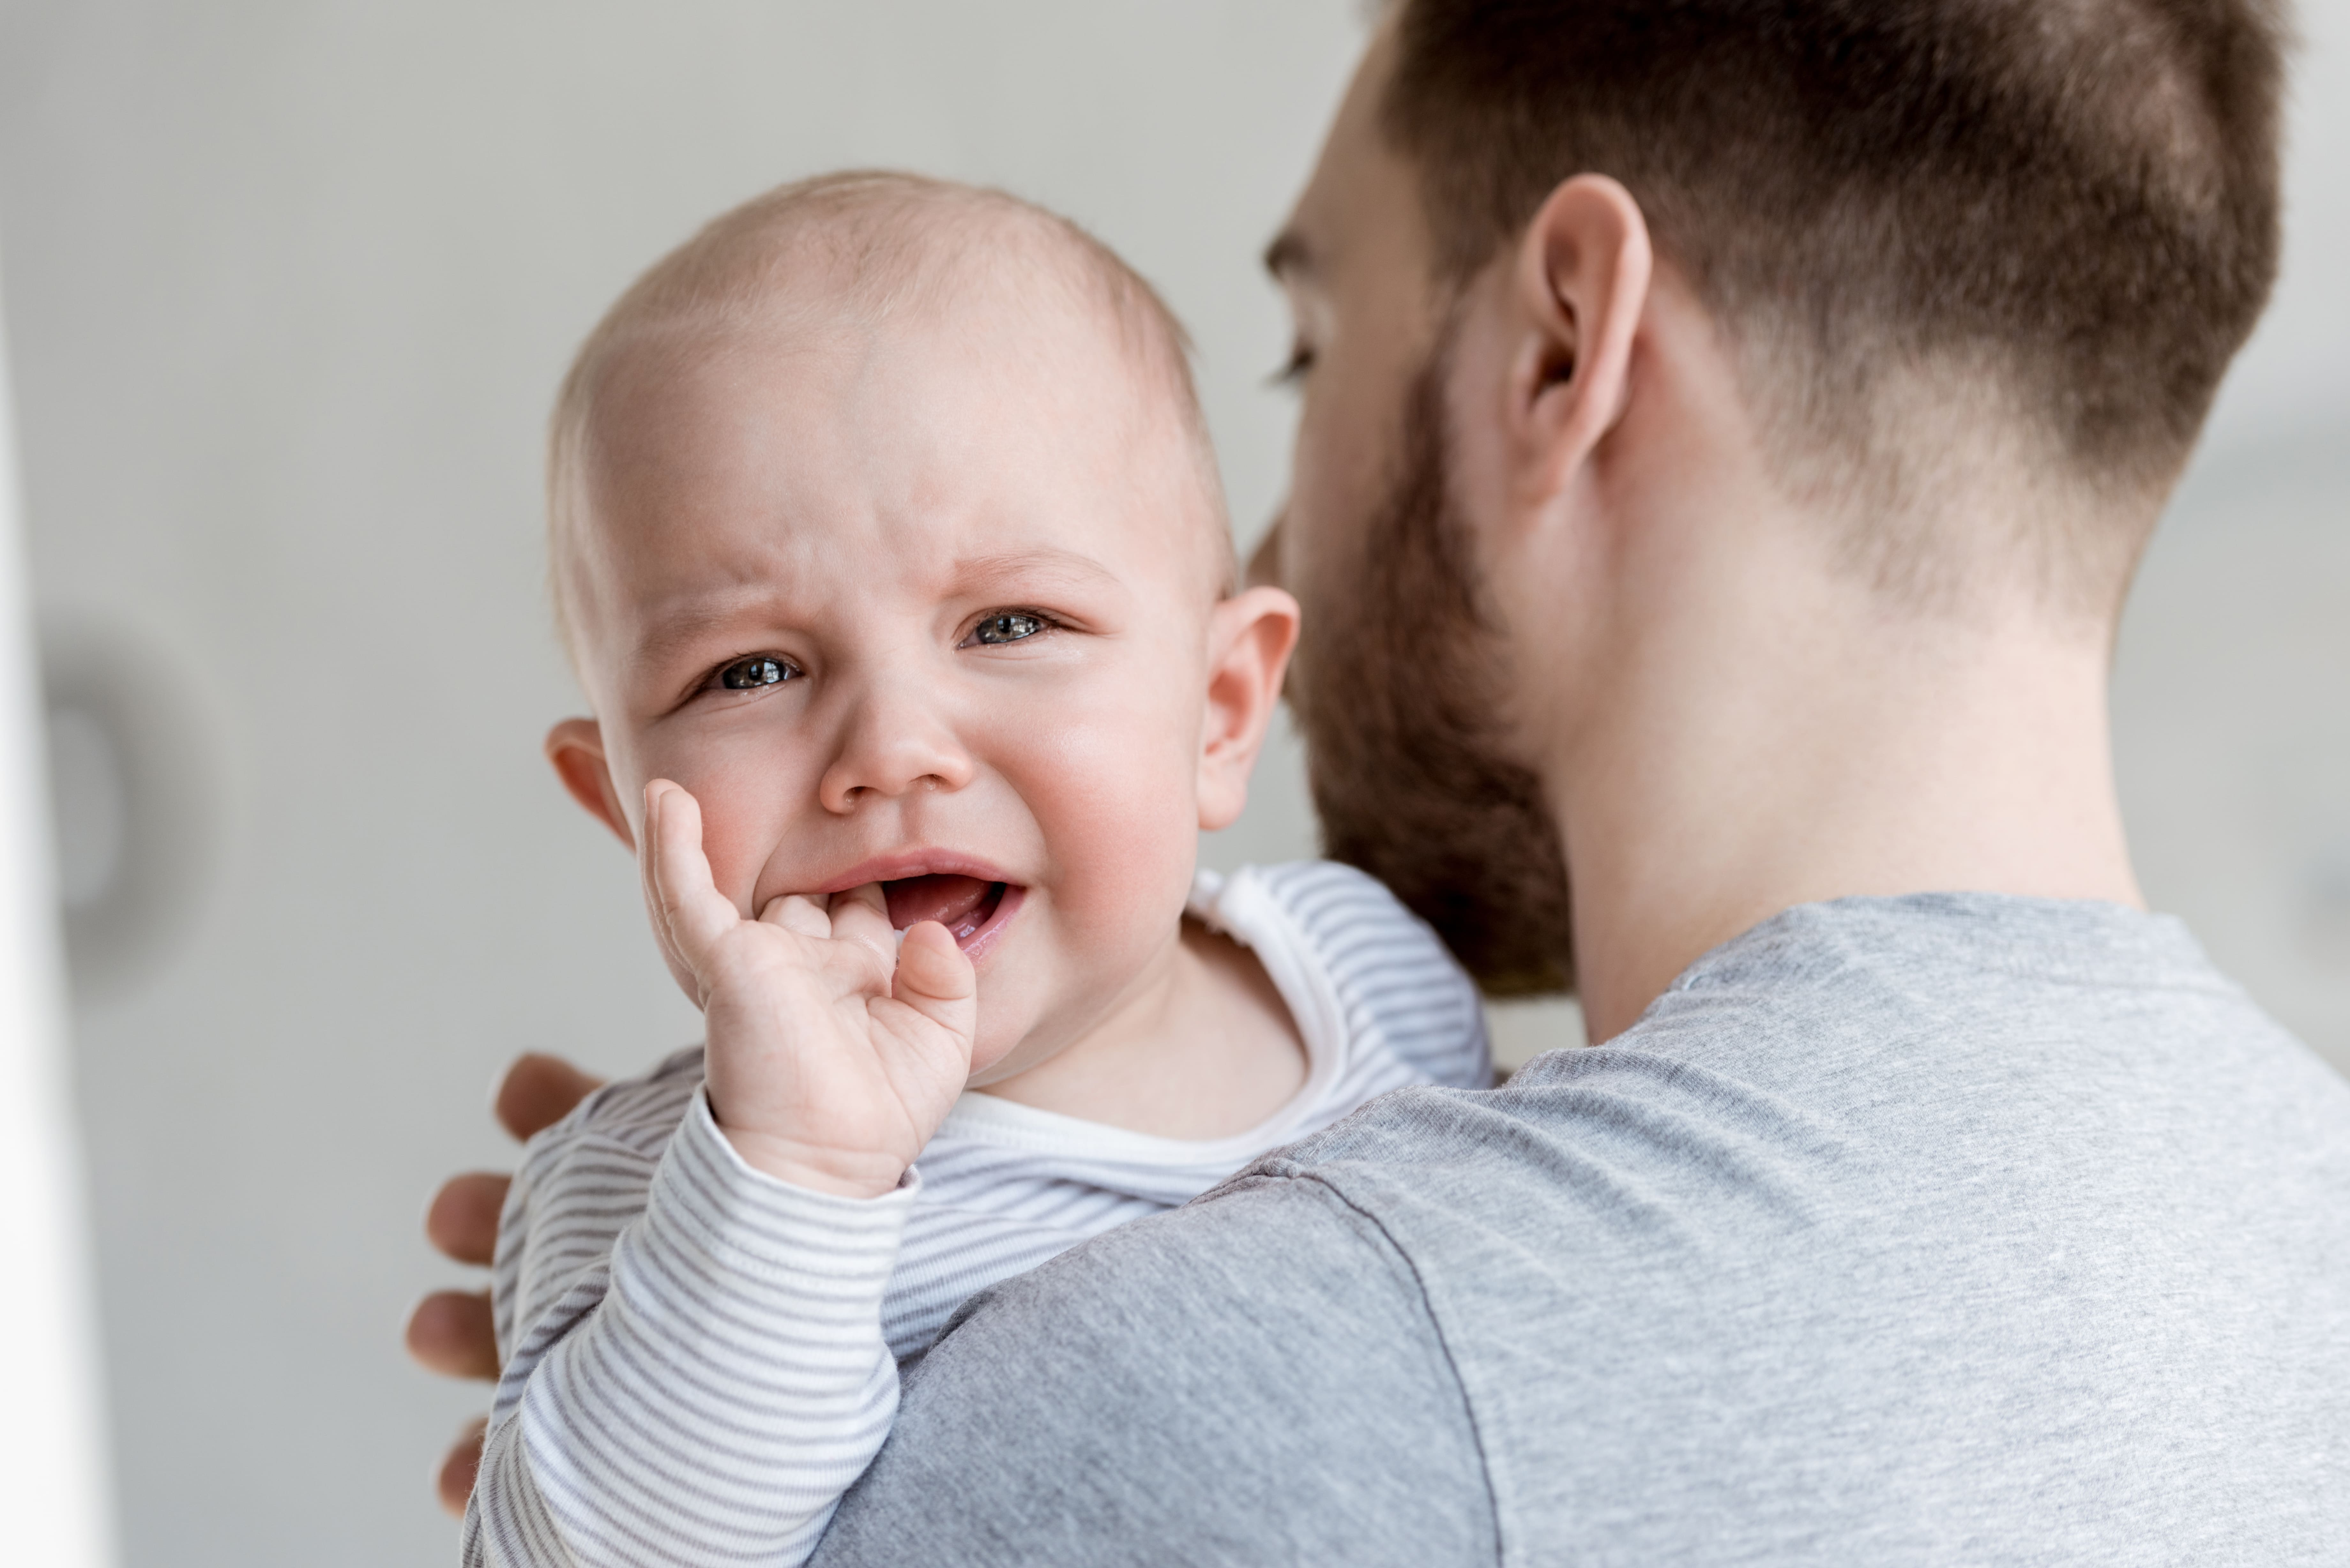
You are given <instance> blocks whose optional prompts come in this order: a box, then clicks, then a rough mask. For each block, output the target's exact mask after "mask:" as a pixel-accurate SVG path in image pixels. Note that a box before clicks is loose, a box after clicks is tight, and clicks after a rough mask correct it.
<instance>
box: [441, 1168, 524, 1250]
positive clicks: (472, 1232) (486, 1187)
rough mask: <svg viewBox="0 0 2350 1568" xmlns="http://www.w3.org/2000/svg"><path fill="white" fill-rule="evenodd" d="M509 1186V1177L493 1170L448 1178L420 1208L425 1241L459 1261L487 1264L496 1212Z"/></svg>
mask: <svg viewBox="0 0 2350 1568" xmlns="http://www.w3.org/2000/svg"><path fill="white" fill-rule="evenodd" d="M513 1185H514V1179H513V1178H512V1177H510V1176H501V1175H499V1174H498V1173H497V1172H496V1171H494V1170H471V1171H467V1172H466V1173H465V1174H464V1175H463V1176H452V1177H451V1178H450V1179H448V1180H446V1181H444V1182H442V1184H441V1190H440V1191H438V1192H436V1193H434V1194H433V1195H432V1207H431V1208H430V1209H427V1210H425V1211H424V1238H425V1240H426V1241H431V1242H432V1244H433V1245H434V1246H435V1247H437V1248H439V1249H440V1250H441V1251H442V1252H444V1253H446V1254H447V1255H448V1256H450V1257H452V1258H454V1259H456V1260H457V1262H461V1263H488V1262H490V1261H491V1260H492V1258H493V1257H494V1254H495V1253H496V1251H497V1246H498V1211H499V1210H502V1209H504V1207H505V1204H506V1189H507V1188H509V1187H511V1186H513Z"/></svg>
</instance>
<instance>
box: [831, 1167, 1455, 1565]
mask: <svg viewBox="0 0 2350 1568" xmlns="http://www.w3.org/2000/svg"><path fill="white" fill-rule="evenodd" d="M916 1500H919V1501H918V1502H917V1501H916ZM919 1521H931V1522H930V1523H928V1524H924V1523H920V1522H919ZM909 1532H912V1533H911V1535H910V1533H909ZM924 1532H930V1533H929V1535H925V1533H924ZM931 1536H934V1537H935V1539H931ZM1493 1541H1494V1536H1493V1528H1492V1501H1491V1498H1490V1495H1489V1494H1488V1492H1487V1490H1486V1487H1485V1483H1484V1477H1483V1471H1482V1461H1481V1460H1480V1459H1479V1455H1478V1449H1477V1443H1476V1438H1475V1432H1474V1429H1473V1426H1472V1424H1471V1420H1470V1416H1469V1411H1468V1407H1467V1405H1466V1402H1465V1400H1464V1398H1463V1397H1462V1394H1461V1388H1460V1386H1459V1385H1458V1383H1457V1382H1456V1381H1455V1380H1454V1378H1453V1376H1452V1375H1451V1367H1450V1365H1449V1363H1448V1361H1447V1359H1446V1356H1445V1354H1444V1348H1443V1345H1442V1343H1441V1340H1440V1337H1439V1336H1438V1335H1437V1334H1436V1333H1435V1331H1434V1327H1433V1325H1432V1324H1431V1323H1430V1320H1429V1317H1428V1314H1427V1312H1426V1309H1425V1307H1424V1305H1423V1303H1421V1301H1420V1298H1419V1290H1418V1286H1417V1284H1416V1282H1414V1280H1413V1278H1412V1274H1411V1269H1410V1266H1409V1262H1408V1261H1407V1260H1406V1259H1405V1258H1404V1257H1403V1256H1402V1255H1401V1254H1400V1253H1399V1252H1398V1251H1396V1249H1395V1248H1394V1247H1393V1246H1392V1245H1390V1244H1389V1243H1388V1241H1386V1240H1385V1238H1384V1237H1383V1235H1382V1234H1381V1233H1380V1231H1379V1229H1378V1225H1377V1224H1376V1223H1375V1222H1374V1221H1372V1220H1368V1219H1367V1218H1366V1217H1365V1216H1363V1215H1361V1214H1359V1213H1357V1211H1355V1210H1352V1209H1351V1208H1350V1207H1348V1206H1347V1204H1346V1203H1345V1202H1343V1201H1342V1200H1340V1199H1337V1198H1336V1197H1335V1195H1333V1194H1332V1193H1331V1192H1330V1191H1329V1189H1326V1188H1325V1187H1323V1186H1322V1185H1321V1184H1320V1183H1318V1182H1315V1181H1314V1180H1313V1179H1310V1178H1290V1177H1281V1176H1276V1175H1269V1174H1267V1175H1260V1176H1257V1177H1253V1178H1249V1179H1243V1180H1241V1181H1238V1182H1235V1183H1233V1184H1231V1185H1229V1186H1227V1187H1225V1188H1223V1189H1220V1190H1219V1191H1218V1192H1217V1194H1216V1195H1215V1196H1214V1197H1213V1198H1212V1199H1207V1200H1202V1201H1201V1202H1199V1203H1195V1204H1192V1205H1191V1206H1189V1207H1187V1208H1185V1209H1181V1210H1174V1211H1171V1212H1170V1213H1167V1214H1164V1215H1160V1216H1157V1217H1155V1218H1152V1219H1149V1220H1141V1221H1139V1222H1137V1223H1135V1224H1132V1225H1128V1226H1125V1227H1122V1228H1120V1229H1119V1230H1118V1231H1111V1232H1109V1233H1107V1234H1106V1235H1103V1236H1100V1237H1097V1238H1096V1239H1095V1240H1094V1241H1090V1242H1088V1243H1087V1244H1086V1245H1084V1246H1082V1247H1079V1248H1077V1249H1076V1250H1075V1251H1070V1252H1067V1253H1065V1254H1063V1255H1062V1256H1060V1257H1059V1258H1056V1259H1055V1260H1053V1261H1052V1262H1048V1263H1046V1264H1045V1265H1043V1266H1042V1267H1040V1268H1038V1269H1037V1270H1035V1272H1032V1273H1029V1274H1026V1275H1024V1276H1021V1277H1019V1278H1017V1279H1014V1280H1011V1281H1007V1282H1004V1283H1003V1284H1001V1285H998V1286H996V1287H994V1288H993V1289H991V1290H989V1291H986V1292H984V1293H982V1294H981V1295H979V1296H978V1297H975V1298H974V1299H973V1300H972V1302H971V1303H967V1304H966V1305H965V1307H964V1308H963V1309H962V1312H960V1313H959V1314H957V1315H956V1318H955V1320H954V1322H953V1323H952V1324H951V1325H950V1327H949V1329H948V1331H947V1333H946V1334H945V1335H944V1336H943V1337H941V1340H940V1341H939V1342H938V1344H937V1345H936V1346H935V1347H934V1348H933V1349H932V1350H931V1352H930V1353H929V1355H926V1356H925V1357H924V1358H923V1359H922V1361H921V1362H920V1363H919V1364H918V1365H917V1366H914V1367H913V1368H912V1369H911V1370H910V1373H909V1375H908V1376H907V1379H906V1384H905V1388H904V1393H903V1397H902V1403H901V1405H900V1407H899V1416H898V1421H897V1425H896V1428H894V1430H893V1433H892V1436H891V1438H890V1440H889V1445H888V1446H887V1447H886V1448H885V1449H883V1450H882V1453H881V1456H880V1457H879V1459H877V1460H876V1462H875V1464H874V1467H873V1469H872V1470H871V1471H870V1472H868V1476H867V1478H866V1480H864V1481H863V1482H862V1483H860V1485H859V1486H858V1489H857V1490H856V1491H854V1492H853V1493H852V1494H851V1495H850V1496H849V1498H848V1500H847V1502H846V1503H845V1504H844V1505H843V1508H842V1511H841V1513H840V1515H839V1517H838V1519H837V1521H836V1522H835V1524H834V1526H833V1529H832V1532H831V1534H830V1536H829V1537H828V1538H827V1542H826V1545H825V1548H824V1551H823V1552H821V1553H820V1554H819V1557H818V1559H817V1560H818V1562H820V1563H855V1562H863V1561H866V1560H867V1559H868V1557H870V1558H873V1559H875V1560H883V1559H886V1560H889V1561H891V1562H905V1561H929V1560H933V1559H935V1560H938V1561H941V1562H945V1561H952V1562H957V1563H985V1562H998V1561H1002V1562H1021V1563H1088V1564H1090V1563H1118V1562H1136V1563H1147V1562H1155V1561H1159V1560H1160V1559H1161V1557H1162V1556H1163V1553H1164V1552H1165V1550H1166V1549H1167V1543H1169V1542H1182V1543H1183V1548H1182V1550H1183V1553H1184V1555H1185V1556H1186V1557H1187V1559H1189V1560H1194V1561H1215V1562H1232V1563H1255V1562H1263V1563H1272V1562H1298V1561H1315V1562H1338V1561H1344V1562H1349V1563H1429V1562H1463V1561H1479V1560H1484V1559H1490V1558H1492V1556H1493V1555H1494V1547H1493Z"/></svg>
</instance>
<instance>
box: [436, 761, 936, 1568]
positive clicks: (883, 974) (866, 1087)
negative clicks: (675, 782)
mask: <svg viewBox="0 0 2350 1568" xmlns="http://www.w3.org/2000/svg"><path fill="white" fill-rule="evenodd" d="M680 803H681V804H682V805H683V807H684V809H683V810H682V811H681V810H679V809H677V807H678V805H679V804H680ZM664 804H666V805H668V806H669V810H668V811H667V812H666V813H664V811H663V805H664ZM646 839H647V841H648V867H647V877H648V884H649V890H650V892H651V893H652V894H653V895H654V898H655V903H654V916H655V927H656V929H657V931H659V932H660V936H661V937H662V940H663V946H664V948H665V949H667V950H669V953H670V956H671V961H672V964H673V966H681V967H682V968H684V969H685V970H686V971H687V972H690V973H691V975H692V976H693V977H694V979H695V981H696V990H697V994H698V995H699V997H700V999H701V1000H702V1004H703V1011H704V1014H705V1017H706V1019H707V1020H708V1022H709V1025H710V1043H709V1056H708V1062H709V1071H710V1089H709V1090H708V1091H707V1092H706V1093H704V1094H702V1095H697V1096H695V1098H694V1100H693V1102H692V1104H691V1106H690V1108H689V1109H688V1110H687V1113H686V1116H685V1118H684V1122H683V1125H682V1126H681V1128H680V1129H679V1131H678V1134H677V1136H676V1137H675V1138H674V1139H673V1140H672V1141H671V1143H670V1145H669V1147H668V1148H667V1150H666V1151H665V1152H664V1153H663V1154H662V1156H661V1158H660V1164H659V1166H658V1168H657V1169H656V1170H655V1172H654V1174H653V1178H652V1180H651V1183H650V1189H649V1191H648V1193H647V1197H646V1200H645V1203H644V1211H643V1212H642V1214H641V1215H639V1216H638V1217H637V1218H635V1219H634V1220H632V1221H630V1222H629V1223H628V1224H627V1225H626V1228H625V1229H623V1230H622V1231H620V1233H619V1240H618V1241H617V1242H616V1243H615V1244H614V1246H613V1248H612V1250H611V1253H610V1259H609V1262H608V1264H606V1265H604V1266H601V1267H597V1268H591V1269H589V1270H588V1271H587V1272H585V1273H583V1274H581V1275H580V1276H579V1277H578V1278H577V1280H576V1282H573V1284H572V1285H571V1286H570V1288H569V1289H568V1291H567V1293H565V1294H564V1296H563V1297H562V1299H561V1300H560V1301H558V1302H556V1303H555V1304H554V1306H553V1307H552V1308H551V1309H550V1310H548V1311H547V1312H546V1313H545V1314H543V1315H541V1316H540V1317H539V1319H538V1321H537V1322H536V1323H533V1324H526V1325H525V1327H524V1328H523V1331H522V1334H521V1339H520V1343H518V1344H517V1345H515V1347H514V1353H513V1355H512V1357H511V1359H510V1361H509V1364H508V1366H507V1370H506V1374H505V1376H504V1379H503V1381H502V1382H501V1384H500V1387H499V1396H498V1404H497V1409H496V1411H495V1412H494V1416H493V1418H492V1424H491V1427H490V1431H489V1436H488V1440H487V1443H486V1445H485V1448H484V1453H483V1459H482V1466H481V1470H480V1476H479V1480H477V1481H476V1483H475V1487H474V1491H473V1501H472V1504H471V1506H470V1507H469V1508H468V1510H467V1513H466V1525H465V1560H466V1561H467V1563H515V1564H548V1565H556V1564H561V1565H565V1568H568V1565H571V1564H585V1563H698V1562H707V1561H719V1560H724V1561H730V1562H744V1563H768V1564H796V1563H800V1562H802V1561H804V1560H805V1559H806V1556H807V1554H808V1552H810V1551H811V1550H813V1548H814V1546H815V1543H816V1541H817V1539H818V1538H819V1537H820V1536H821V1535H822V1533H823V1531H824V1528H825V1525H826V1523H827V1521H829V1519H830V1517H831V1514H832V1511H833V1509H834V1507H835V1506H836V1505H837V1502H838V1500H839V1498H840V1496H841V1494H842V1493H843V1492H844V1491H846V1490H847V1488H848V1487H849V1486H850V1485H851V1484H852V1483H853V1482H854V1481H855V1480H857V1478H858V1475H859V1474H861V1473H862V1472H863V1470H864V1469H865V1467H866V1465H867V1464H868V1462H869V1461H870V1459H871V1458H872V1456H873V1454H874V1453H875V1452H876V1451H878V1450H879V1448H880V1446H881V1442H882V1439H883V1438H885V1437H886V1436H887V1435H888V1431H889V1421H890V1418H891V1417H892V1416H893V1415H894V1413H895V1410H896V1407H897V1393H898V1388H897V1368H896V1364H895V1363H894V1361H893V1360H892V1359H891V1358H890V1355H889V1349H888V1346H887V1345H885V1344H884V1343H883V1340H882V1337H881V1330H880V1307H881V1298H882V1294H883V1293H884V1291H885V1289H886V1288H887V1286H888V1283H889V1273H890V1269H891V1266H892V1264H893V1263H894V1262H895V1259H896V1254H897V1247H898V1241H899V1236H900V1235H901V1233H902V1231H903V1228H904V1224H905V1216H906V1211H907V1210H908V1209H909V1208H910V1205H911V1203H912V1200H913V1194H914V1189H913V1183H912V1180H911V1179H910V1177H909V1176H908V1169H909V1167H910V1164H911V1161H912V1158H913V1156H914V1155H915V1154H916V1153H918V1152H920V1147H921V1145H922V1143H923V1142H925V1141H927V1139H928V1138H929V1136H930V1134H931V1131H932V1130H934V1129H935V1127H936V1125H937V1122H938V1120H939V1119H940V1118H941V1117H942V1116H944V1114H945V1111H946V1108H947V1107H948V1106H951V1104H952V1101H953V1097H954V1095H955V1093H956V1091H957V1090H958V1089H959V1088H960V1086H961V1084H962V1077H963V1075H964V1073H965V1071H966V1070H967V1065H968V1062H969V1053H970V1042H971V1033H972V1021H973V1016H974V1010H975V1003H974V1002H973V995H974V987H973V986H972V984H971V978H972V977H971V972H970V965H969V963H968V961H965V960H963V959H962V954H961V953H960V952H959V951H956V950H955V949H954V947H953V944H952V941H951V939H949V938H947V937H946V935H945V933H944V931H943V930H940V931H930V930H927V929H918V931H917V933H916V934H915V935H914V936H913V937H910V939H909V940H908V943H907V952H908V961H906V962H903V963H901V964H900V965H899V968H898V972H897V974H896V975H895V976H894V977H893V975H892V973H891V971H890V968H889V964H888V961H887V959H886V958H885V957H884V956H883V955H884V954H885V953H887V952H888V950H889V947H890V946H891V945H892V944H891V942H890V939H889V934H888V924H887V920H886V918H885V917H883V916H882V915H881V914H880V913H879V910H878V909H874V908H872V907H871V902H861V903H858V904H857V905H856V906H855V907H853V908H850V909H840V908H839V905H840V902H841V901H840V900H837V899H836V900H835V906H836V910H835V912H834V913H832V914H829V915H828V914H827V911H826V910H825V909H823V908H822V907H821V906H817V905H815V904H812V903H811V902H810V901H809V900H806V899H792V900H783V899H778V900H776V901H775V904H774V905H773V906H771V907H770V909H768V910H767V911H766V912H765V915H766V918H765V919H763V920H761V921H746V920H743V919H741V917H740V914H739V912H737V911H736V910H735V909H733V906H732V905H731V904H729V903H727V902H726V901H725V900H724V899H723V898H722V897H720V896H719V895H717V894H716V892H715V890H714V889H713V888H712V887H711V884H710V880H709V872H708V868H707V866H706V864H705V863H703V862H702V857H701V854H700V838H699V822H698V814H696V813H693V812H692V810H691V797H688V796H685V795H684V794H683V792H682V791H674V790H673V789H672V791H671V795H670V797H669V800H668V802H666V803H664V802H663V800H662V799H661V797H660V796H659V795H656V796H655V797H654V800H653V802H652V803H651V808H650V810H649V812H648V822H647V832H646ZM664 862H666V864H664ZM875 901H878V900H875ZM877 926H878V932H877V931H876V930H875V929H871V928H873V927H877ZM746 928H747V929H746ZM877 936H878V940H876V939H877ZM941 949H943V951H941ZM910 970H917V971H920V973H919V975H910V974H909V972H908V971H910ZM893 981H894V983H893ZM893 991H894V992H895V994H894V995H893ZM729 1112H731V1113H732V1114H731V1116H730V1115H728V1113H729ZM722 1118H723V1125H722ZM754 1159H755V1160H756V1161H757V1162H758V1163H757V1165H754ZM759 1166H765V1167H766V1168H764V1169H762V1168H758V1167H759ZM885 1177H886V1179H887V1180H886V1185H882V1186H880V1187H879V1189H878V1190H874V1189H872V1188H873V1185H874V1184H875V1183H877V1182H879V1181H880V1180H881V1179H883V1178H885ZM528 1201H529V1202H530V1203H532V1204H535V1205H549V1204H556V1203H558V1202H559V1198H558V1195H557V1194H556V1192H554V1191H553V1190H552V1189H550V1188H549V1187H546V1186H537V1187H535V1188H534V1190H533V1193H532V1196H531V1197H530V1199H528ZM569 1207H570V1208H571V1209H572V1210H576V1211H578V1212H587V1211H588V1210H592V1208H593V1205H592V1204H589V1205H571V1206H569ZM517 1218H518V1219H520V1218H525V1217H524V1216H521V1215H518V1216H517Z"/></svg>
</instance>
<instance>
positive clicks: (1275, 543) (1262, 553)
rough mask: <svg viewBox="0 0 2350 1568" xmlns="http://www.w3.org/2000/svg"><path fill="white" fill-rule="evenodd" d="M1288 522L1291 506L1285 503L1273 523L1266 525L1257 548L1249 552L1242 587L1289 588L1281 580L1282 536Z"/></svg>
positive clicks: (1275, 515) (1275, 514)
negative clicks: (1283, 528) (1284, 526)
mask: <svg viewBox="0 0 2350 1568" xmlns="http://www.w3.org/2000/svg"><path fill="white" fill-rule="evenodd" d="M1288 521H1289V505H1288V504H1287V503H1286V502H1284V503H1283V504H1282V507H1281V510H1280V511H1278V512H1276V513H1274V514H1273V521H1272V522H1271V523H1269V524H1266V525H1265V530H1264V537H1263V538H1262V539H1259V540H1258V541H1257V542H1256V548H1255V549H1253V550H1252V551H1250V552H1249V558H1248V569H1247V570H1246V571H1244V572H1243V573H1242V574H1241V576H1242V584H1241V586H1242V587H1251V588H1263V587H1273V588H1279V587H1287V586H1288V585H1287V584H1285V583H1284V582H1283V581H1282V580H1281V566H1282V562H1281V535H1282V527H1283V525H1284V524H1286V523H1287V522H1288Z"/></svg>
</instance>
